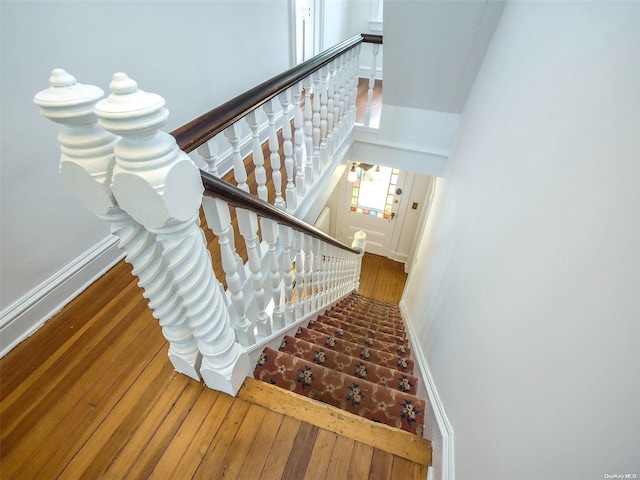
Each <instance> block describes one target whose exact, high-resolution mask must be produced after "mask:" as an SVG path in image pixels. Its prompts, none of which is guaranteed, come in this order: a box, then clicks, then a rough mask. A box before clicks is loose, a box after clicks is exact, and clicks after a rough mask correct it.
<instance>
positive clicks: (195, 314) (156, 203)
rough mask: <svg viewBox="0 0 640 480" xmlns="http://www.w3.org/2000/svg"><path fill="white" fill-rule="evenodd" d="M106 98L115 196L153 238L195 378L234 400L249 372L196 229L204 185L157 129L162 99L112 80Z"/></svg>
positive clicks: (101, 109)
mask: <svg viewBox="0 0 640 480" xmlns="http://www.w3.org/2000/svg"><path fill="white" fill-rule="evenodd" d="M110 89H111V92H112V93H111V95H110V96H109V97H108V98H107V99H106V100H103V101H101V102H99V103H98V104H97V105H96V108H95V112H96V115H98V117H99V119H100V125H101V126H102V127H103V128H105V129H107V130H109V131H111V132H112V133H116V134H120V135H121V136H122V137H123V138H122V140H120V142H119V143H118V144H117V145H116V147H115V149H114V152H115V155H116V166H115V167H114V169H113V179H112V181H113V186H112V189H113V193H114V195H115V197H116V199H117V200H118V202H119V204H120V206H121V207H122V208H123V210H125V211H126V212H127V213H128V214H129V215H131V217H133V218H134V219H135V220H136V221H138V222H139V223H140V224H142V225H144V227H145V228H146V229H147V230H148V231H150V232H152V233H155V234H156V235H157V239H158V242H159V243H160V244H161V245H162V249H163V255H164V257H165V258H166V260H167V263H168V268H169V271H170V272H171V273H172V274H173V282H174V283H173V284H174V286H175V288H176V290H177V294H178V296H179V298H180V300H181V302H182V305H183V307H184V308H185V310H186V314H187V318H188V322H189V327H190V328H191V330H192V331H193V336H194V337H195V339H196V340H197V342H198V348H199V350H200V352H201V354H202V365H201V367H200V374H201V375H202V378H203V380H204V381H205V383H206V384H207V385H208V386H209V387H211V388H214V389H217V390H221V391H223V392H226V393H229V394H232V395H234V394H235V393H236V392H237V391H238V389H239V388H240V385H241V384H242V382H243V381H244V378H245V377H246V375H247V374H249V373H250V371H251V367H250V365H249V361H248V356H247V355H246V354H244V353H243V352H242V350H241V348H240V345H239V344H238V343H236V341H235V335H234V332H233V330H232V329H231V325H230V319H229V313H228V312H227V309H226V305H225V301H224V298H223V296H222V293H221V290H220V287H219V283H218V282H217V280H216V277H215V273H214V271H213V269H212V267H211V258H210V255H209V252H208V251H207V249H206V243H205V238H204V234H203V232H202V230H200V228H199V227H198V216H199V207H200V203H201V201H202V191H203V186H202V181H201V179H200V172H199V170H198V168H197V167H196V166H195V165H194V163H193V162H192V161H191V159H190V158H189V156H188V155H187V154H185V153H184V152H182V151H181V150H180V149H179V148H178V146H177V144H176V142H175V139H174V138H173V137H172V136H171V135H169V134H167V133H164V132H160V131H159V129H160V128H161V127H162V125H164V123H165V122H166V120H167V118H168V116H169V112H168V111H167V110H166V109H165V108H164V103H165V102H164V99H163V98H162V97H160V96H159V95H155V94H149V93H145V92H143V91H142V90H139V89H138V85H137V83H136V82H135V81H133V80H131V79H130V78H129V77H127V76H126V75H125V74H123V73H117V74H115V75H114V77H113V81H112V82H111V85H110Z"/></svg>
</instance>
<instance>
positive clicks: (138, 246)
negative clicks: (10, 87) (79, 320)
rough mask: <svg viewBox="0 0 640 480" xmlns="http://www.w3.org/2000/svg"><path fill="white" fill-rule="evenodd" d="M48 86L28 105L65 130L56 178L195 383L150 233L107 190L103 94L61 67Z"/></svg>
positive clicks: (109, 160)
mask: <svg viewBox="0 0 640 480" xmlns="http://www.w3.org/2000/svg"><path fill="white" fill-rule="evenodd" d="M49 83H50V87H49V89H47V90H43V91H42V92H40V93H38V94H37V95H36V96H35V98H34V102H35V103H36V104H37V105H38V106H40V112H41V113H42V115H43V116H45V117H46V118H49V119H50V120H53V121H55V122H57V123H61V124H63V125H64V126H65V128H64V129H63V130H62V132H61V133H60V134H59V136H58V140H59V141H60V147H61V150H62V156H61V158H60V175H61V176H62V178H63V180H64V181H65V183H66V184H67V186H68V188H69V189H70V190H71V191H72V193H73V194H74V195H75V196H76V197H77V198H78V199H79V200H80V201H81V202H82V203H84V204H85V205H86V206H87V207H89V208H90V209H91V211H93V213H95V214H96V215H97V216H98V217H100V218H102V219H103V220H105V221H107V222H108V223H110V225H111V232H112V233H113V234H114V235H116V236H117V237H118V238H119V240H120V242H119V246H120V248H122V249H123V250H124V251H125V253H126V261H127V262H128V263H130V264H131V265H132V266H133V274H134V275H136V276H137V277H138V278H139V282H138V284H139V285H140V287H142V288H143V289H144V296H145V297H146V298H148V299H149V307H150V308H151V309H152V310H153V316H154V317H155V318H157V319H158V320H159V321H160V325H161V326H162V330H163V333H164V336H165V338H166V339H167V340H168V341H169V358H170V360H171V363H172V364H173V366H174V368H175V369H176V371H178V372H180V373H183V374H185V375H188V376H190V377H192V378H194V379H197V380H199V379H200V375H199V373H198V370H197V366H198V365H199V362H200V355H199V352H198V348H197V345H196V341H195V339H194V338H193V334H192V332H191V329H190V328H189V326H188V324H187V318H186V315H185V312H184V309H183V308H182V307H181V304H180V302H179V299H178V296H177V293H176V291H175V289H174V288H173V286H172V283H171V280H170V273H169V271H168V268H167V264H166V261H165V259H164V258H163V256H162V250H161V248H160V247H159V245H158V244H157V243H156V238H155V235H154V234H152V233H149V232H147V231H146V230H145V229H144V228H143V227H142V226H141V225H140V224H139V223H138V222H136V221H135V220H133V219H132V218H131V217H130V216H129V215H128V214H127V213H126V212H124V211H123V210H122V209H121V208H120V207H119V205H118V203H117V201H116V199H115V198H114V196H113V193H112V191H111V176H112V170H113V166H114V153H113V149H114V146H115V144H116V143H117V141H118V140H119V138H118V137H117V136H115V135H113V134H111V133H109V132H107V131H106V130H104V129H103V128H102V127H100V126H99V125H98V118H97V117H96V115H95V113H94V107H95V104H96V103H97V102H98V100H100V99H102V97H103V95H104V92H103V91H102V90H101V89H100V88H98V87H95V86H93V85H82V84H80V83H77V82H76V79H75V78H74V77H73V76H71V75H69V74H68V73H67V72H65V71H64V70H62V69H56V70H54V71H53V72H52V74H51V78H50V79H49Z"/></svg>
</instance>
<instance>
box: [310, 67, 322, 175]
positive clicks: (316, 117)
mask: <svg viewBox="0 0 640 480" xmlns="http://www.w3.org/2000/svg"><path fill="white" fill-rule="evenodd" d="M321 96H322V95H321V93H320V71H319V70H316V71H315V72H313V155H312V157H313V171H314V174H315V175H319V174H320V172H321V165H320V97H321Z"/></svg>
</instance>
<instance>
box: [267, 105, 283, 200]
mask: <svg viewBox="0 0 640 480" xmlns="http://www.w3.org/2000/svg"><path fill="white" fill-rule="evenodd" d="M262 109H263V110H264V113H266V114H267V120H268V121H269V151H270V152H271V155H270V157H269V160H270V161H271V170H272V173H271V175H272V178H273V187H274V189H275V191H276V198H275V202H274V205H275V206H276V207H278V208H281V209H283V210H284V208H285V204H284V199H283V198H282V173H281V172H280V152H279V151H278V150H279V148H280V145H279V144H278V133H277V131H276V122H275V115H276V101H275V100H274V99H271V100H269V101H268V102H267V103H265V104H264V105H263V106H262Z"/></svg>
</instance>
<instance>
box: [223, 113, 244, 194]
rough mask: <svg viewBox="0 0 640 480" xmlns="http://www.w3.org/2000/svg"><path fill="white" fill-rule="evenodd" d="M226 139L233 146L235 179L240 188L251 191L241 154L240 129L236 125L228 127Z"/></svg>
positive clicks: (225, 134)
mask: <svg viewBox="0 0 640 480" xmlns="http://www.w3.org/2000/svg"><path fill="white" fill-rule="evenodd" d="M224 137H225V138H226V139H227V141H228V142H229V143H230V144H231V159H232V160H233V178H235V180H236V182H237V184H238V188H240V189H242V190H244V191H245V192H248V191H249V185H247V169H246V168H245V166H244V161H243V160H242V155H241V154H240V128H239V127H238V125H236V124H235V123H234V124H232V125H230V126H228V127H227V128H226V129H225V131H224Z"/></svg>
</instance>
